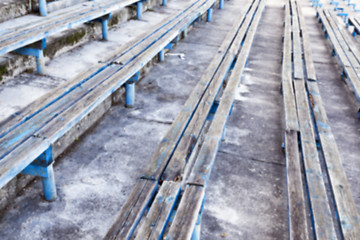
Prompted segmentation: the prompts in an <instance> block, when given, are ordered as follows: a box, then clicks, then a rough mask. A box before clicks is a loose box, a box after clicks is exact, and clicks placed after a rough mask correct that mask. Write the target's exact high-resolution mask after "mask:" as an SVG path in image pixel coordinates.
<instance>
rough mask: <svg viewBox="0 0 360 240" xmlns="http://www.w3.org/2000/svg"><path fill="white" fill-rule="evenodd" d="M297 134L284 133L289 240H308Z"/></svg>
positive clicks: (292, 131) (293, 132)
mask: <svg viewBox="0 0 360 240" xmlns="http://www.w3.org/2000/svg"><path fill="white" fill-rule="evenodd" d="M298 134H299V133H298V132H297V131H294V130H290V131H286V132H285V159H286V179H287V197H288V208H289V210H288V211H289V235H290V236H289V237H290V238H289V239H299V240H303V239H304V240H305V239H309V235H308V227H307V220H306V208H305V199H304V187H305V183H303V180H302V170H301V164H300V155H299V144H298Z"/></svg>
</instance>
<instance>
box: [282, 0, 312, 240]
mask: <svg viewBox="0 0 360 240" xmlns="http://www.w3.org/2000/svg"><path fill="white" fill-rule="evenodd" d="M291 6H292V12H296V11H297V5H296V4H295V3H294V2H293V3H292V4H291ZM289 8H290V1H287V3H286V6H285V30H284V31H285V33H284V52H283V59H284V61H283V76H282V78H283V100H284V111H285V126H286V128H285V160H286V177H287V198H288V216H289V239H299V240H307V239H309V235H308V226H307V217H306V207H305V198H304V196H305V195H304V185H305V183H304V182H303V178H302V169H301V163H300V155H299V144H298V134H299V132H298V131H299V125H298V119H297V113H296V107H295V106H296V104H295V95H294V89H293V83H292V82H293V81H292V77H290V76H291V75H290V76H289V72H290V74H291V72H292V62H291V57H290V56H289V50H291V44H290V42H291V36H290V31H289V29H290V27H291V26H290V25H291V23H290V20H289V19H290V11H289ZM295 16H297V14H296V15H295ZM295 16H293V22H294V21H297V20H298V18H297V17H295ZM299 28H300V29H301V31H303V28H301V25H299ZM298 41H299V40H298ZM300 48H301V46H300ZM285 69H286V71H287V72H286V71H285Z"/></svg>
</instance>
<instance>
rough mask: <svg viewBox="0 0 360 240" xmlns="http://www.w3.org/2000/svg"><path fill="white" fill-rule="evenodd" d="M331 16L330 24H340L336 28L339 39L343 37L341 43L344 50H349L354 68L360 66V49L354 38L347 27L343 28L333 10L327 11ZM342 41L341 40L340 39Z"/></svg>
mask: <svg viewBox="0 0 360 240" xmlns="http://www.w3.org/2000/svg"><path fill="white" fill-rule="evenodd" d="M327 13H328V14H329V16H330V17H331V20H332V21H330V24H334V25H336V26H338V27H337V28H336V29H334V31H335V32H337V33H338V34H337V36H338V39H341V43H342V44H345V45H344V50H346V51H349V53H348V54H349V55H350V56H351V58H350V57H349V59H350V61H351V62H352V61H354V62H352V65H353V67H354V68H358V67H360V63H359V62H360V51H359V49H358V48H357V47H356V46H355V45H354V42H353V39H351V38H350V37H349V35H348V34H347V32H346V31H345V29H343V28H341V27H340V26H339V25H338V24H339V22H338V19H337V16H336V15H334V14H333V12H327ZM339 41H340V40H339Z"/></svg>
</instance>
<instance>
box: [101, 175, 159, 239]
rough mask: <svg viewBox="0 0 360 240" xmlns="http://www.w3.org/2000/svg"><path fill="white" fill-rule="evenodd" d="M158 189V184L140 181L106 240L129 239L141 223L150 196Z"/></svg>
mask: <svg viewBox="0 0 360 240" xmlns="http://www.w3.org/2000/svg"><path fill="white" fill-rule="evenodd" d="M156 187H157V183H156V182H154V181H150V180H145V179H140V180H139V182H138V183H137V185H136V186H135V188H134V190H133V191H132V192H131V194H130V196H129V198H128V201H126V203H125V204H124V206H123V207H122V208H121V211H120V212H119V214H118V216H117V218H116V221H115V223H114V224H113V225H112V227H111V228H110V230H109V231H108V233H107V234H106V236H105V238H104V239H106V240H110V239H128V238H129V237H130V235H131V234H132V233H133V231H134V229H135V226H136V224H135V223H137V222H139V221H140V218H141V217H142V213H143V212H144V210H145V207H146V206H147V205H148V203H149V201H148V199H149V196H150V195H152V194H153V193H154V191H155V190H156Z"/></svg>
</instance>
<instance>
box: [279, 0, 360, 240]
mask: <svg viewBox="0 0 360 240" xmlns="http://www.w3.org/2000/svg"><path fill="white" fill-rule="evenodd" d="M298 3H299V2H298V1H296V0H288V1H287V2H286V10H285V12H286V13H285V30H284V45H283V46H284V50H283V65H282V93H283V101H284V116H285V159H286V171H287V189H288V191H287V195H288V210H289V233H290V239H338V237H339V235H340V239H360V218H359V215H358V213H357V210H356V205H355V202H354V199H353V197H352V193H351V190H350V185H349V183H348V180H347V178H346V174H345V171H344V169H343V166H342V160H341V158H340V154H339V152H338V148H337V145H336V142H335V138H334V136H333V134H332V132H331V128H330V126H329V121H328V119H327V116H326V112H325V108H324V106H323V103H322V100H321V96H320V92H319V89H318V84H317V79H316V73H315V68H314V64H313V60H312V53H311V48H310V41H309V38H308V35H307V32H306V27H305V22H304V18H303V15H302V12H301V6H299V5H298ZM299 4H300V3H299ZM324 177H325V178H327V179H329V185H330V186H328V187H327V186H326V184H325V181H324ZM329 192H330V194H328V193H329ZM333 204H335V207H333ZM309 216H310V217H309ZM334 216H336V218H335V217H334ZM311 226H312V228H311Z"/></svg>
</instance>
